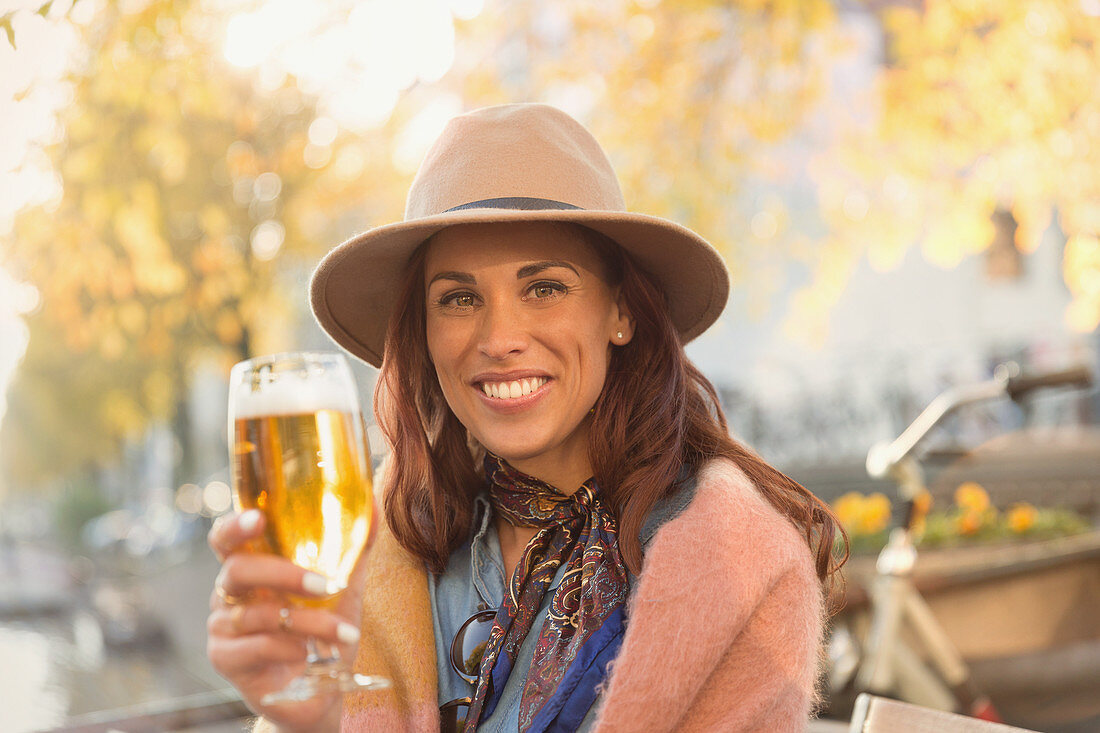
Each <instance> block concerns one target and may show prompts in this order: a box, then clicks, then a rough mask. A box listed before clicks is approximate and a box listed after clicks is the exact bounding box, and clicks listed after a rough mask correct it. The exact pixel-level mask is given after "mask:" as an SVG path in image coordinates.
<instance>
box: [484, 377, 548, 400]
mask: <svg viewBox="0 0 1100 733" xmlns="http://www.w3.org/2000/svg"><path fill="white" fill-rule="evenodd" d="M544 384H546V377H531V378H529V379H522V380H517V381H514V382H496V383H491V382H482V384H481V389H482V391H483V392H485V395H486V396H487V397H496V398H497V399H498V400H509V399H515V398H516V397H525V396H527V395H529V394H531V393H532V392H534V391H535V390H537V389H538V388H539V387H541V386H542V385H544Z"/></svg>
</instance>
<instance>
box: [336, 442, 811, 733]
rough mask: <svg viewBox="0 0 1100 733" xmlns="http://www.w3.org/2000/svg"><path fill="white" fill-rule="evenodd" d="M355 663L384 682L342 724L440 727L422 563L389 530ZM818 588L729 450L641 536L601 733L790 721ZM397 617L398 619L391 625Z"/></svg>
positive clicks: (807, 689) (786, 725) (802, 705)
mask: <svg viewBox="0 0 1100 733" xmlns="http://www.w3.org/2000/svg"><path fill="white" fill-rule="evenodd" d="M371 555H372V558H371V563H372V566H373V568H372V574H371V577H370V578H369V579H368V583H367V588H368V594H367V595H368V597H367V598H365V599H364V621H363V631H364V633H363V638H364V640H372V641H371V643H367V642H366V641H364V642H363V643H361V644H360V650H359V656H358V659H357V663H356V667H357V669H358V670H359V671H362V672H366V673H371V672H374V673H383V674H387V675H388V676H390V677H391V679H393V680H394V682H395V685H394V687H393V688H391V689H390V690H386V691H384V692H383V693H367V694H363V695H353V696H349V697H348V698H347V701H346V703H345V710H344V719H343V729H344V730H347V731H387V732H388V731H425V732H428V731H431V732H434V731H438V730H439V720H438V713H437V711H436V705H437V701H436V695H437V693H436V681H435V651H434V642H433V637H432V624H431V618H430V616H429V610H428V594H427V582H426V576H425V574H424V572H423V570H422V569H420V566H419V564H418V563H416V562H415V561H414V560H413V559H412V558H411V557H408V556H407V555H404V553H403V551H402V550H401V549H400V547H398V546H397V543H396V542H395V541H394V540H393V538H392V536H386V535H384V536H382V537H380V538H379V539H378V540H377V541H376V542H375V544H374V547H373V548H372V550H371ZM823 618H824V615H823V600H822V593H821V589H820V584H819V583H818V581H817V577H816V575H815V573H814V569H813V562H812V558H811V556H810V552H809V549H808V548H807V546H806V542H805V541H804V540H803V538H802V536H801V535H800V534H799V532H798V531H797V530H796V529H795V528H794V526H793V525H791V523H790V522H788V521H787V520H786V519H785V518H783V517H782V516H781V515H780V514H778V513H777V512H776V511H775V509H773V508H772V506H771V505H770V504H769V503H768V502H767V500H766V499H764V498H763V497H762V496H761V495H760V494H759V493H758V492H757V491H756V489H755V488H754V487H753V485H752V484H751V482H750V481H749V480H748V478H746V476H745V475H744V474H743V473H742V472H741V471H740V470H739V469H738V468H737V467H736V466H734V465H733V464H732V463H730V462H728V461H724V460H721V461H713V462H711V463H710V464H708V465H707V466H706V467H705V468H704V469H703V470H702V471H701V472H700V474H699V476H698V480H697V485H696V492H695V496H694V498H693V499H692V501H691V503H690V504H689V505H688V506H687V508H686V509H684V511H683V512H681V513H680V514H679V515H678V516H676V517H675V518H674V519H673V520H671V521H669V522H667V523H666V524H665V525H664V526H663V527H661V528H660V530H658V532H657V534H656V535H655V536H654V538H653V540H652V541H651V542H650V544H649V546H648V547H647V549H646V555H645V563H644V566H643V568H642V573H641V575H640V576H639V580H638V586H637V588H636V589H635V591H634V593H633V596H632V598H631V601H630V606H629V612H628V616H627V619H628V621H627V630H626V636H625V638H624V640H623V646H622V649H621V651H620V653H619V657H618V659H616V661H615V663H614V664H613V665H612V668H611V674H610V677H609V679H608V680H607V682H606V683H605V689H604V693H603V696H602V698H601V702H600V703H599V704H601V705H602V707H601V709H600V710H599V713H598V718H597V731H598V732H599V733H626V732H627V731H646V732H647V733H651V732H657V731H683V732H688V731H708V732H709V731H768V732H769V733H774V732H782V731H802V730H804V729H805V728H806V724H807V721H808V719H809V718H810V716H811V714H812V708H813V706H814V703H815V701H816V699H817V698H816V694H815V690H816V680H817V677H818V665H819V660H820V657H821V654H820V650H821V636H822V626H823ZM395 630H397V631H396V632H395Z"/></svg>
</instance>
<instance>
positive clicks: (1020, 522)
mask: <svg viewBox="0 0 1100 733" xmlns="http://www.w3.org/2000/svg"><path fill="white" fill-rule="evenodd" d="M1038 514H1039V511H1038V510H1037V509H1036V508H1035V507H1033V506H1032V505H1031V504H1028V503H1027V502H1026V501H1022V502H1020V503H1019V504H1014V505H1013V506H1012V508H1011V509H1009V510H1008V517H1007V519H1008V526H1009V528H1010V529H1011V530H1012V531H1013V532H1015V533H1016V534H1023V533H1024V532H1026V531H1028V530H1029V529H1031V527H1032V526H1033V525H1034V524H1035V517H1036V516H1038Z"/></svg>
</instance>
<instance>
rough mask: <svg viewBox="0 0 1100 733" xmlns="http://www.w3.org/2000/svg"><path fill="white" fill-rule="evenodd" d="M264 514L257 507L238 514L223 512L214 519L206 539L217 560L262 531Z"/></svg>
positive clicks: (234, 550) (223, 558)
mask: <svg viewBox="0 0 1100 733" xmlns="http://www.w3.org/2000/svg"><path fill="white" fill-rule="evenodd" d="M263 527H264V515H263V513H262V512H261V511H260V510H259V509H249V510H248V511H246V512H242V513H240V514H223V515H222V516H220V517H218V518H217V519H216V520H214V524H213V526H212V527H210V532H209V533H207V535H206V541H207V542H208V543H209V545H210V549H211V550H213V551H214V555H216V556H217V558H218V560H220V561H224V560H225V558H226V557H228V556H229V555H230V554H232V553H234V552H236V551H237V550H238V549H240V547H241V545H243V544H244V543H245V542H248V541H249V540H251V539H254V538H256V537H258V536H259V535H260V533H261V532H263Z"/></svg>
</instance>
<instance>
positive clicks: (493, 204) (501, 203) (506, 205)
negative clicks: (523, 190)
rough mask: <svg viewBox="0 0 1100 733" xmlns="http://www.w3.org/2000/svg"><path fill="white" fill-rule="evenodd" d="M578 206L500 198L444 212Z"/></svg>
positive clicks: (464, 205) (471, 203)
mask: <svg viewBox="0 0 1100 733" xmlns="http://www.w3.org/2000/svg"><path fill="white" fill-rule="evenodd" d="M580 208H581V207H580V206H574V205H573V204H566V203H563V202H561V201H554V200H553V199H540V198H534V197H531V196H502V197H500V198H495V199H481V200H480V201H471V202H470V203H468V204H459V205H458V206H454V207H451V208H450V209H447V210H446V211H444V212H443V213H444V214H449V213H450V212H452V211H462V210H463V209H519V210H521V211H539V210H542V209H580Z"/></svg>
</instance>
